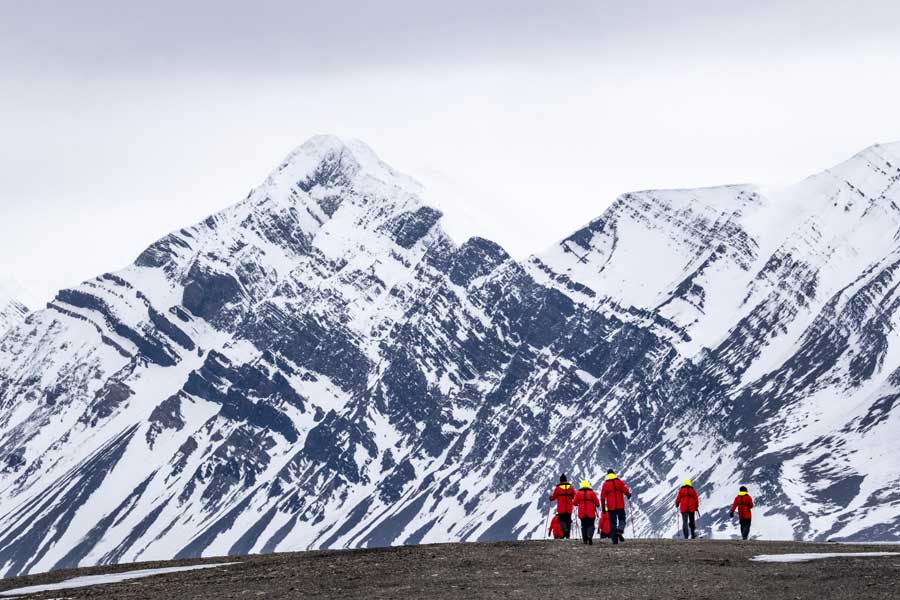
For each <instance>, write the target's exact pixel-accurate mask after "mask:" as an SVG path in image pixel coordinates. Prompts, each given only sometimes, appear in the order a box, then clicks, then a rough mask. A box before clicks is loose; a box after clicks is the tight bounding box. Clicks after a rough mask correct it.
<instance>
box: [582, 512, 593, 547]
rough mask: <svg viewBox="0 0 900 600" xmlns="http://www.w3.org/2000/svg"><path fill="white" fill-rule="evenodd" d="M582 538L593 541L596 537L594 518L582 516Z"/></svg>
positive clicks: (589, 541) (588, 541)
mask: <svg viewBox="0 0 900 600" xmlns="http://www.w3.org/2000/svg"><path fill="white" fill-rule="evenodd" d="M581 539H582V540H584V541H585V542H586V543H588V544H590V543H592V541H593V539H594V519H590V518H588V517H581Z"/></svg>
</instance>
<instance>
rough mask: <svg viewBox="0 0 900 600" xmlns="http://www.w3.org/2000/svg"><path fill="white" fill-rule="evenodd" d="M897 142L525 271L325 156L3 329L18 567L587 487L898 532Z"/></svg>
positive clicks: (412, 194) (510, 528)
mask: <svg viewBox="0 0 900 600" xmlns="http://www.w3.org/2000/svg"><path fill="white" fill-rule="evenodd" d="M898 178H900V145H890V146H874V147H872V148H870V149H867V150H866V151H864V152H862V153H860V154H858V155H857V156H855V157H853V158H852V159H850V160H849V161H847V162H846V163H843V164H841V165H839V166H837V167H835V168H834V169H831V170H829V171H826V172H824V173H821V174H818V175H815V176H813V177H811V178H809V179H807V180H805V181H802V182H800V183H798V184H796V185H793V186H788V187H784V188H780V189H768V188H763V187H759V186H752V185H741V186H728V187H720V188H711V189H697V190H669V191H645V192H635V193H632V194H626V195H624V196H622V197H621V198H619V199H618V200H617V201H616V202H615V203H614V204H613V205H612V206H611V207H610V209H609V210H607V211H606V212H605V213H604V215H602V216H601V217H600V218H598V219H597V220H595V221H593V222H592V223H590V224H589V225H587V226H586V227H585V228H583V229H582V230H579V231H578V232H576V233H574V234H573V235H572V236H570V237H569V238H567V239H565V240H563V241H562V242H560V243H559V244H558V245H555V246H554V247H552V248H550V249H549V250H547V251H546V252H543V253H541V254H539V255H536V256H535V257H533V258H532V259H530V260H529V261H527V263H526V264H524V265H522V264H518V263H516V262H515V261H513V260H512V259H510V257H509V256H508V255H507V254H506V253H505V252H504V251H503V249H502V248H500V247H499V246H497V245H496V244H493V243H492V242H490V241H487V240H483V239H479V238H473V239H470V240H468V241H466V242H465V243H463V244H461V245H458V244H457V243H455V242H453V241H452V240H450V239H449V238H448V237H447V235H445V234H444V233H443V231H442V230H441V227H440V217H441V214H440V212H439V211H437V210H435V209H433V208H431V207H429V206H428V205H427V204H426V203H425V202H424V201H423V200H422V194H423V190H422V187H421V186H420V185H419V184H418V183H416V182H415V181H414V180H412V179H411V178H409V177H407V176H405V175H402V174H400V173H398V172H396V171H394V170H393V169H392V168H391V167H389V166H388V165H386V164H384V163H383V162H382V161H381V160H379V159H378V157H377V156H376V155H375V154H374V153H373V152H372V150H371V149H369V148H368V147H367V146H365V145H364V144H362V143H361V142H358V141H349V142H344V141H342V140H339V139H337V138H334V137H332V136H318V137H316V138H313V139H311V140H309V141H308V142H306V143H305V144H303V145H302V146H301V147H299V148H298V149H297V150H295V151H294V152H292V153H291V154H290V155H288V157H287V158H286V159H285V160H284V161H283V163H282V164H281V165H279V166H278V167H277V168H276V169H275V170H274V171H273V172H272V173H271V174H270V175H269V177H268V178H267V179H266V180H265V182H264V183H263V184H262V185H260V186H259V187H258V188H256V189H254V190H253V191H252V192H251V193H250V194H249V196H248V197H247V198H246V199H245V200H244V201H242V202H240V203H238V204H236V205H233V206H231V207H229V208H227V209H225V210H223V211H222V212H220V213H218V214H216V215H213V216H211V217H209V218H208V219H206V220H205V221H203V222H202V223H199V224H196V225H194V226H192V227H189V228H185V229H182V230H180V231H177V232H173V233H172V234H170V235H168V236H166V237H164V238H163V239H161V240H160V241H158V242H157V243H155V244H153V245H152V246H151V247H150V248H148V249H147V250H146V251H145V252H144V253H142V254H141V256H140V257H138V259H137V260H136V261H135V263H134V264H133V265H132V266H131V267H129V268H127V269H125V270H123V271H120V272H118V273H114V274H106V275H102V276H100V277H98V278H96V279H94V280H91V281H88V282H85V283H83V284H82V285H80V286H78V287H77V288H74V289H70V290H62V291H60V292H59V294H58V295H57V297H56V298H55V299H54V300H53V302H51V303H50V305H49V306H48V307H47V309H45V310H41V311H38V312H35V313H33V314H32V315H30V316H29V317H28V319H27V320H24V319H19V320H18V321H17V323H15V324H13V326H12V327H11V328H10V329H9V331H8V332H7V333H6V334H5V335H2V334H0V408H2V409H3V410H2V411H0V532H2V533H0V564H2V573H4V574H6V575H12V574H17V573H24V572H32V571H41V570H47V569H52V568H57V567H65V566H75V565H87V564H96V563H114V562H121V561H133V560H150V559H162V558H171V557H175V556H178V557H190V556H201V555H207V556H208V555H214V554H225V553H248V552H270V551H274V550H287V549H302V548H318V547H353V546H375V545H385V544H396V543H418V542H431V541H446V540H475V539H501V538H507V537H532V536H537V537H539V536H542V535H543V530H544V523H543V520H544V518H545V515H546V508H547V500H546V495H547V493H548V486H549V484H550V482H551V480H553V479H555V477H557V476H558V474H559V472H560V471H566V472H568V473H570V475H572V476H573V477H579V478H580V477H587V478H589V479H592V480H597V481H599V480H600V478H601V477H602V475H603V474H604V473H605V472H606V469H607V468H608V467H615V468H618V469H619V470H620V473H621V474H622V476H623V477H624V478H625V479H626V481H628V482H629V483H630V484H631V485H632V487H633V488H634V489H635V491H636V494H635V498H634V505H633V509H634V511H635V513H634V515H633V516H634V524H635V526H636V529H637V531H638V533H639V534H644V535H671V534H673V533H674V532H675V523H674V518H673V512H672V510H673V507H672V501H673V497H674V492H675V490H676V489H677V485H678V482H679V481H680V480H681V479H683V478H684V477H687V476H691V477H693V479H694V480H695V483H696V484H697V486H698V489H699V490H700V492H701V498H702V508H701V510H703V512H704V520H703V521H702V522H701V523H702V524H703V526H704V527H706V528H707V529H708V530H709V532H710V533H711V534H713V535H723V536H726V535H730V534H731V533H732V531H733V528H732V526H731V525H730V524H729V521H728V516H727V508H728V506H730V503H731V499H732V498H733V496H734V493H735V490H736V487H737V486H738V485H741V484H747V485H750V486H751V490H752V492H753V493H754V496H755V499H756V501H757V504H758V505H759V508H758V510H757V511H756V516H755V526H754V527H755V530H756V531H757V532H759V533H761V534H763V535H766V536H770V537H781V538H790V537H795V536H796V537H805V538H826V537H827V538H843V539H897V538H898V537H900V492H898V490H900V480H898V478H900V474H898V472H897V470H896V465H897V464H900V456H898V451H896V450H895V446H896V445H895V444H893V443H892V442H893V439H892V434H895V433H896V432H897V431H898V426H900V423H898V419H900V408H898V409H895V408H894V405H895V400H896V398H898V397H900V392H898V390H900V369H898V367H900V364H898V358H900V355H898V353H900V343H898V339H897V334H896V333H895V330H896V328H895V319H896V317H895V315H896V314H897V310H896V308H897V302H898V297H897V289H898V287H897V283H898V266H900V247H898V246H900V244H898V231H900V209H898V206H897V203H896V202H897V201H898V200H900V190H898V189H897V187H896V184H897V180H898Z"/></svg>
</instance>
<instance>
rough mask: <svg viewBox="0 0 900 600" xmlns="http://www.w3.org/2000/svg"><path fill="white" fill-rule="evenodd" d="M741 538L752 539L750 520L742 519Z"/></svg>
mask: <svg viewBox="0 0 900 600" xmlns="http://www.w3.org/2000/svg"><path fill="white" fill-rule="evenodd" d="M741 537H742V538H744V539H745V540H746V539H747V538H748V537H750V519H741Z"/></svg>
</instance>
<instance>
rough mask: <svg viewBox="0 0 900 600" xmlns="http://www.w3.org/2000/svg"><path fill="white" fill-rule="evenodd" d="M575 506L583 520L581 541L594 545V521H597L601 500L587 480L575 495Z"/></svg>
mask: <svg viewBox="0 0 900 600" xmlns="http://www.w3.org/2000/svg"><path fill="white" fill-rule="evenodd" d="M575 506H577V507H578V518H579V519H581V541H582V542H583V543H585V544H590V545H593V544H594V521H595V520H596V519H597V507H598V506H600V500H599V499H598V498H597V494H595V493H594V490H592V489H591V482H590V481H588V480H587V479H585V480H583V481H582V482H581V486H580V487H579V488H578V491H577V492H576V493H575Z"/></svg>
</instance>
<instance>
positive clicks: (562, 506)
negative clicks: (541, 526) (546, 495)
mask: <svg viewBox="0 0 900 600" xmlns="http://www.w3.org/2000/svg"><path fill="white" fill-rule="evenodd" d="M574 497H575V488H573V487H572V486H571V485H569V484H568V483H561V484H559V485H558V486H556V489H555V490H553V493H552V494H550V499H551V500H556V512H558V513H560V514H569V513H571V512H572V499H573V498H574Z"/></svg>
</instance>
